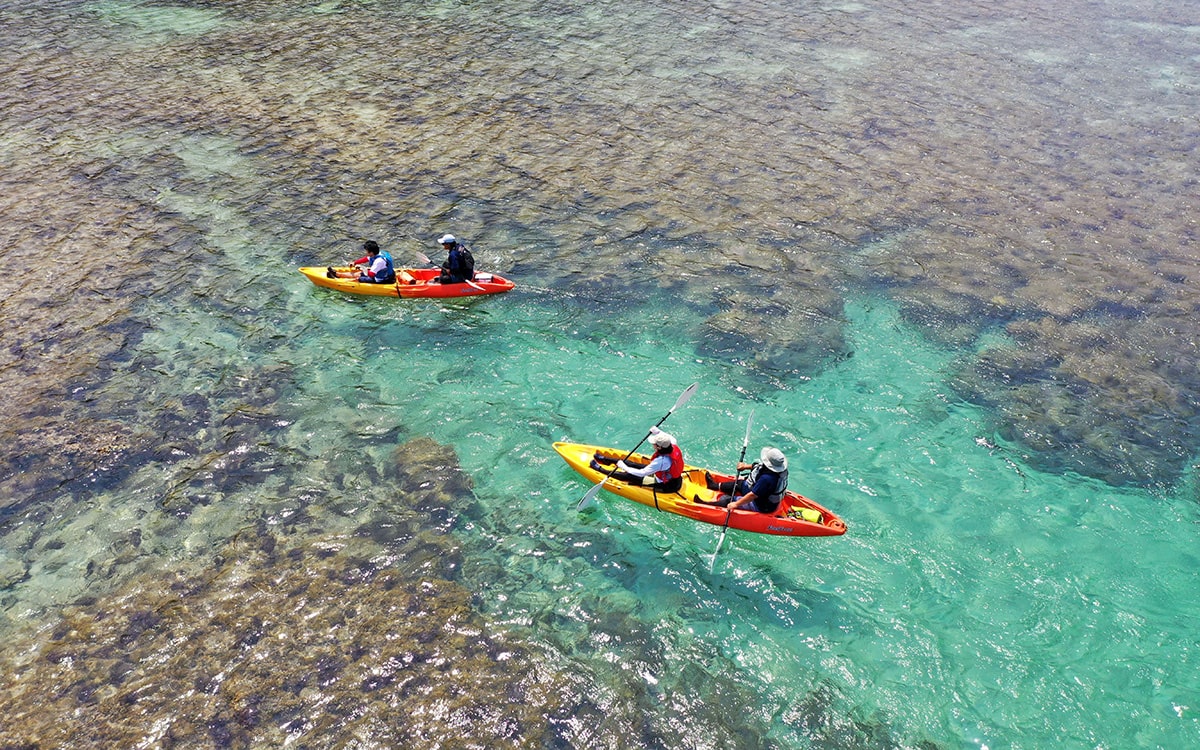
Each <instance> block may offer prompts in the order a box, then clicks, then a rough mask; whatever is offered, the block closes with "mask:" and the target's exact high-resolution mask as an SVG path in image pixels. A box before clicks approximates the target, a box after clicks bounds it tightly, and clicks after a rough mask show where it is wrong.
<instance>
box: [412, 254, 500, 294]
mask: <svg viewBox="0 0 1200 750" xmlns="http://www.w3.org/2000/svg"><path fill="white" fill-rule="evenodd" d="M417 257H418V258H420V259H421V262H422V263H428V264H429V265H431V266H433V267H434V268H441V266H439V265H438V264H437V263H434V262H433V261H432V260H430V259H429V256H428V255H426V254H425V253H417ZM463 283H465V284H468V285H469V286H473V287H475V288H476V289H478V290H479V291H481V292H487V290H486V289H484V288H483V287H481V286H479V285H478V284H476V283H475V282H474V281H468V280H466V279H464V280H463Z"/></svg>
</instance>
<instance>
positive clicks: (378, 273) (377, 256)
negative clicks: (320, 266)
mask: <svg viewBox="0 0 1200 750" xmlns="http://www.w3.org/2000/svg"><path fill="white" fill-rule="evenodd" d="M363 250H365V251H366V252H367V254H366V255H364V256H363V257H361V258H359V259H358V260H352V261H350V263H349V264H348V265H351V266H355V268H352V269H351V270H349V271H337V270H334V268H333V266H330V267H329V268H327V269H325V275H326V276H328V277H329V278H331V279H354V280H356V281H360V282H362V283H364V284H392V283H394V282H395V281H396V266H395V263H394V262H393V261H392V256H391V255H389V254H388V253H386V252H380V250H379V243H378V242H376V241H375V240H367V241H366V242H364V243H363ZM357 266H366V268H364V269H362V270H359V269H358V268H357Z"/></svg>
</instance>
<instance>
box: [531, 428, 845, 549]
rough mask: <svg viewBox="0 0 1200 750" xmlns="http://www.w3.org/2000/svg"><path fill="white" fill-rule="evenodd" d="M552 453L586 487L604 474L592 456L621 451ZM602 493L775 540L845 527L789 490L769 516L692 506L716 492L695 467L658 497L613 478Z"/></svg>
mask: <svg viewBox="0 0 1200 750" xmlns="http://www.w3.org/2000/svg"><path fill="white" fill-rule="evenodd" d="M554 450H556V451H558V455H560V456H562V457H563V460H564V461H566V462H567V465H568V466H570V467H571V468H572V469H574V470H575V471H577V472H579V473H580V474H581V475H583V477H584V478H585V479H587V480H588V481H589V482H592V483H597V482H600V481H601V480H603V479H604V476H605V474H604V473H603V472H600V471H597V470H596V469H593V468H592V467H591V462H592V457H593V456H603V457H608V458H614V459H617V458H624V457H625V451H618V450H615V449H613V448H604V447H601V446H597V445H582V444H580V443H555V444H554ZM630 460H631V461H637V462H640V463H646V462H648V461H649V460H650V457H649V456H645V455H639V454H636V453H635V454H634V455H633V456H631V457H630ZM710 475H711V476H712V478H713V479H715V480H717V481H718V482H726V481H729V480H730V479H733V477H732V476H731V475H729V474H719V473H717V472H715V471H714V472H710ZM604 489H606V490H608V491H609V492H612V493H614V494H616V495H620V496H621V497H623V498H626V499H628V500H633V501H634V502H638V503H641V504H642V505H649V506H650V507H652V508H658V510H665V511H667V512H668V513H675V514H677V515H680V516H684V517H685V518H690V519H692V520H693V521H701V522H703V523H710V524H712V525H714V526H724V525H725V517H726V515H727V514H728V516H729V528H731V529H739V530H741V531H753V532H755V533H758V534H778V535H780V536H840V535H842V534H845V533H846V523H845V522H844V521H843V520H842V519H840V518H838V517H837V516H836V515H834V513H833V511H831V510H829V509H828V508H825V507H823V506H820V505H818V504H817V503H816V502H814V501H813V500H810V499H809V498H807V497H805V496H804V495H801V494H799V493H797V492H792V491H791V490H788V491H787V492H786V493H784V496H783V501H782V502H780V503H779V508H778V509H777V510H776V511H775V512H774V513H759V512H757V511H753V510H735V511H732V512H727V511H726V510H725V508H722V507H720V506H718V505H706V504H704V503H701V502H697V501H698V500H711V499H713V498H714V497H716V495H717V493H716V492H714V491H713V490H710V489H708V487H707V484H706V482H705V481H704V469H701V468H698V467H695V466H688V465H685V466H684V467H683V486H682V487H681V488H680V490H679V491H678V492H673V493H670V494H660V493H656V492H654V491H653V490H652V489H650V488H649V487H646V486H643V485H640V484H630V483H628V482H621V481H618V480H616V479H609V480H608V481H607V482H605V483H604Z"/></svg>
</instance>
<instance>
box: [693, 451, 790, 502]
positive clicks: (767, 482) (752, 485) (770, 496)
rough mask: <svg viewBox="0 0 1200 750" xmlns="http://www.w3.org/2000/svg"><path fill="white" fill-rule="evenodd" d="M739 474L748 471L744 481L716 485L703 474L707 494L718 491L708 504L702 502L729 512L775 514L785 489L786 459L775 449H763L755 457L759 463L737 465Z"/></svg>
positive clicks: (730, 481) (717, 483) (710, 478)
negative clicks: (744, 511) (708, 490)
mask: <svg viewBox="0 0 1200 750" xmlns="http://www.w3.org/2000/svg"><path fill="white" fill-rule="evenodd" d="M737 468H738V471H739V472H741V471H746V470H747V469H748V470H749V471H750V476H748V477H747V478H745V479H738V480H736V481H735V480H732V479H731V480H729V481H728V482H715V481H713V478H712V477H710V476H708V474H707V473H705V476H704V479H705V482H706V483H707V485H708V488H709V489H710V490H717V491H718V492H721V493H723V494H721V495H718V496H717V499H716V500H713V501H711V502H709V501H704V500H701V501H700V502H705V503H707V504H709V505H720V506H723V507H728V508H731V509H732V510H754V511H758V512H759V513H774V512H775V511H776V509H778V508H779V502H780V501H781V500H783V492H784V490H786V489H787V480H788V467H787V458H786V457H785V456H784V455H783V452H782V451H780V450H779V449H778V448H763V449H762V452H761V453H760V454H759V456H758V462H757V463H753V464H747V463H739V464H738V467H737Z"/></svg>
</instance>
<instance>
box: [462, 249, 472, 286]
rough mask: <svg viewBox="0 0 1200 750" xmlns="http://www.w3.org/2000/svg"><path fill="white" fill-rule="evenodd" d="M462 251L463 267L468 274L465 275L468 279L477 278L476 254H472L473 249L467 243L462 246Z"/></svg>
mask: <svg viewBox="0 0 1200 750" xmlns="http://www.w3.org/2000/svg"><path fill="white" fill-rule="evenodd" d="M461 252H462V267H463V270H464V271H466V274H464V275H465V277H466V279H467V281H470V280H471V279H473V278H475V256H474V255H471V251H470V250H468V249H467V246H466V245H463V246H462V250H461Z"/></svg>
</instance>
